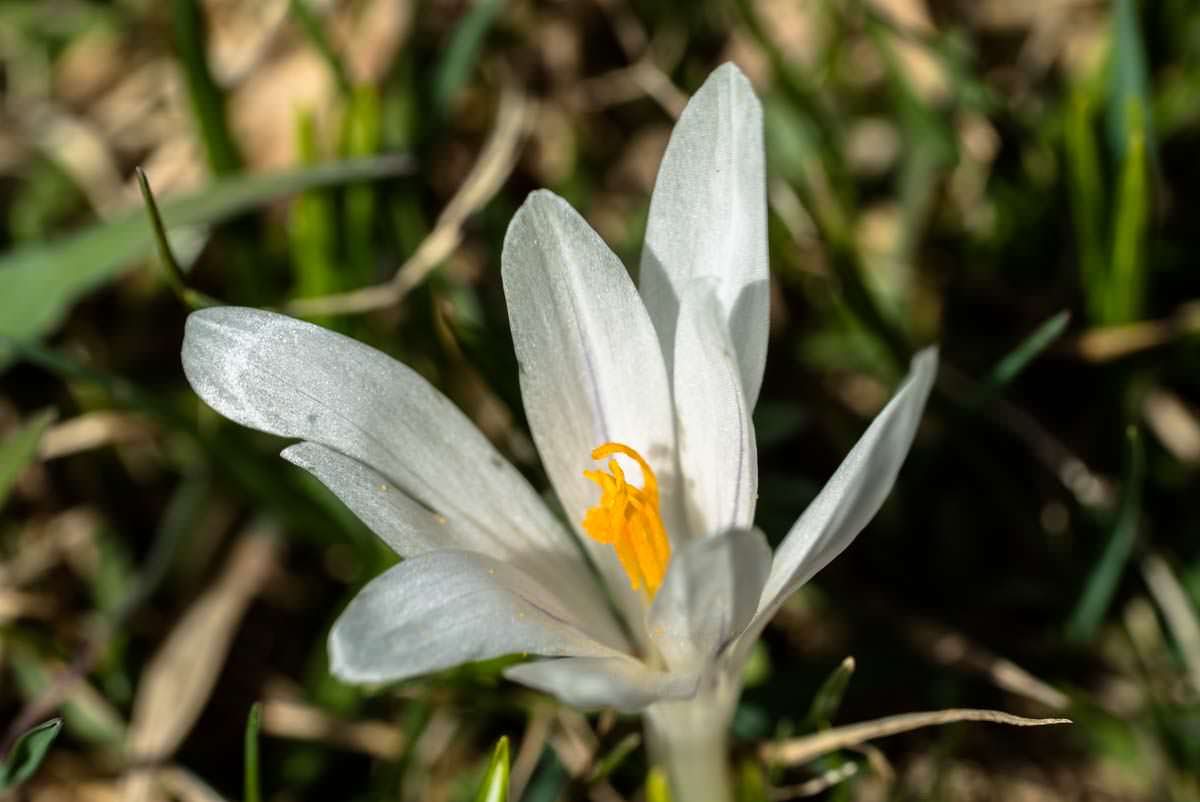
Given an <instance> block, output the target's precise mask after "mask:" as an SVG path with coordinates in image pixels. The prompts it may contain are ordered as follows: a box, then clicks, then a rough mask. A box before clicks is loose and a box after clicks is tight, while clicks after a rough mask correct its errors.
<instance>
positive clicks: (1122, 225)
mask: <svg viewBox="0 0 1200 802" xmlns="http://www.w3.org/2000/svg"><path fill="white" fill-rule="evenodd" d="M1132 116H1133V117H1135V118H1136V116H1137V115H1136V114H1133V115H1132ZM1129 136H1130V141H1129V144H1128V147H1127V148H1126V149H1125V158H1124V161H1123V163H1122V165H1121V185H1120V190H1119V191H1118V193H1117V208H1116V213H1115V215H1114V219H1113V246H1112V269H1111V270H1110V271H1109V281H1108V302H1109V303H1108V317H1107V320H1106V321H1105V322H1106V323H1109V324H1119V323H1129V322H1132V321H1134V320H1137V319H1138V318H1139V317H1140V315H1141V311H1142V295H1143V292H1144V288H1145V270H1146V265H1145V259H1144V251H1145V242H1146V227H1147V224H1148V221H1149V206H1150V199H1149V192H1150V189H1149V186H1148V181H1147V169H1146V167H1147V165H1146V139H1145V136H1144V133H1143V129H1142V128H1141V127H1140V126H1139V125H1138V124H1137V123H1136V122H1135V123H1133V127H1132V128H1131V129H1130V133H1129Z"/></svg>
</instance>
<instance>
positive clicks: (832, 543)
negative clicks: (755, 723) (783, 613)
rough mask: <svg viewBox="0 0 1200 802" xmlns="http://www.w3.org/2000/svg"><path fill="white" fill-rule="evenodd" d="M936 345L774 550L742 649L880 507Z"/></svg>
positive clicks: (914, 420)
mask: <svg viewBox="0 0 1200 802" xmlns="http://www.w3.org/2000/svg"><path fill="white" fill-rule="evenodd" d="M937 362H938V358H937V350H936V349H934V348H927V349H925V350H924V351H922V352H921V353H919V354H917V356H916V357H914V358H913V361H912V368H911V370H910V371H909V374H908V378H907V379H905V381H904V384H903V385H902V386H901V387H900V389H899V390H897V391H896V394H895V395H894V396H893V397H892V400H891V401H889V402H888V404H887V406H886V407H884V408H883V411H882V412H880V413H879V415H878V416H877V417H876V418H875V420H874V421H872V422H871V425H870V426H869V427H868V428H867V431H866V433H864V434H863V436H862V438H861V439H860V440H859V441H858V442H857V443H856V444H855V446H854V448H852V449H851V450H850V453H849V454H847V455H846V459H845V460H843V461H842V464H841V465H840V466H839V467H838V469H837V471H836V472H835V473H834V474H833V476H832V477H831V478H830V480H829V481H828V482H827V483H826V484H825V487H824V488H822V490H821V492H820V493H819V494H817V497H816V498H815V499H814V500H813V502H812V503H811V504H809V505H808V509H806V510H805V511H804V514H803V515H801V516H800V519H799V520H798V521H796V523H795V525H794V526H793V527H792V531H790V532H789V533H788V535H787V537H786V538H784V541H783V542H782V543H781V544H780V545H779V548H778V549H776V551H775V562H774V564H773V565H772V566H771V576H770V578H768V580H767V585H766V587H765V588H764V589H763V594H762V599H761V601H760V602H759V606H758V613H757V614H756V615H755V617H754V621H753V622H752V623H751V625H750V627H749V628H748V629H747V631H746V632H745V633H743V634H742V636H741V638H739V643H738V646H737V649H738V651H739V652H741V653H744V651H745V650H746V649H748V648H749V647H750V645H752V644H753V642H754V639H755V638H757V637H758V634H759V633H760V632H761V631H762V628H763V627H764V626H766V623H767V621H768V620H769V619H770V618H771V616H772V615H774V614H775V611H776V610H778V609H779V606H780V605H781V604H783V602H784V600H785V599H786V598H787V597H788V596H790V595H791V594H792V593H794V592H795V591H796V590H797V589H799V588H800V586H801V585H803V584H804V583H805V582H807V581H808V580H809V579H811V578H812V577H813V575H815V574H816V573H817V572H818V571H820V570H821V569H822V568H824V567H825V566H826V565H828V564H829V563H830V562H831V561H832V560H833V559H834V558H835V557H837V556H838V555H839V554H841V553H842V551H843V550H844V549H845V548H846V547H847V546H849V545H850V543H851V542H852V541H853V540H854V538H856V537H857V536H858V533H859V532H861V531H862V530H863V527H865V526H866V525H867V524H868V523H869V522H870V521H871V519H872V518H873V517H875V513H876V512H878V511H879V508H880V507H881V506H882V505H883V501H884V499H886V498H887V495H888V493H890V492H891V490H892V485H893V484H894V483H895V481H896V475H897V474H899V473H900V466H901V465H903V464H904V458H905V457H906V456H908V450H909V448H910V447H911V446H912V441H913V437H914V436H915V435H916V432H917V424H918V423H920V421H921V414H922V412H923V411H924V409H925V401H926V400H927V399H928V398H929V392H930V390H931V389H932V388H933V382H934V379H935V378H936V377H937Z"/></svg>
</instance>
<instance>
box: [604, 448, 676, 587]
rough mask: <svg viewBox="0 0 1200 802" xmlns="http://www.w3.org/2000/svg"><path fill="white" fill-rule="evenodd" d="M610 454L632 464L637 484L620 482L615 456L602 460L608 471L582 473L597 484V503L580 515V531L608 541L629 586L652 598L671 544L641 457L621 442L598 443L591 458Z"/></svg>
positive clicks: (654, 487) (622, 476)
mask: <svg viewBox="0 0 1200 802" xmlns="http://www.w3.org/2000/svg"><path fill="white" fill-rule="evenodd" d="M614 454H624V455H625V456H626V457H629V458H630V459H631V460H633V461H634V462H636V463H637V465H638V467H639V468H641V470H642V487H634V486H633V485H631V484H629V483H627V482H626V481H625V472H624V471H622V470H621V466H620V465H618V464H617V461H616V460H615V459H610V460H609V461H608V471H609V472H608V473H604V472H603V471H584V472H583V475H584V476H586V477H587V478H588V479H591V480H592V481H593V482H595V483H596V484H597V485H599V486H600V501H599V503H598V504H596V506H595V507H592V508H591V509H590V510H588V511H587V514H586V515H585V516H584V517H583V529H584V531H585V532H587V533H588V535H589V536H590V537H591V538H592V539H593V540H595V541H597V542H599V543H606V544H609V545H611V546H612V547H613V548H614V549H615V550H616V552H617V559H619V560H620V561H621V567H622V568H624V569H625V573H626V574H627V575H628V576H629V584H630V585H632V586H633V589H634V590H638V589H639V588H642V587H644V588H645V589H646V593H647V594H648V595H649V596H650V597H651V598H653V597H654V594H655V593H657V592H658V588H659V586H660V585H662V581H663V577H664V576H665V575H666V573H667V563H668V562H669V561H670V559H671V542H670V541H669V540H667V531H666V529H664V528H663V522H662V514H661V513H660V512H659V507H658V480H657V479H655V478H654V471H652V470H651V469H650V466H649V465H648V464H647V463H646V460H644V459H642V455H641V454H639V453H637V452H636V451H634V450H633V449H632V448H630V447H629V446H627V445H624V444H622V443H605V444H604V445H602V446H599V447H598V448H596V450H594V451H593V452H592V459H594V460H602V459H604V458H605V457H611V456H612V455H614Z"/></svg>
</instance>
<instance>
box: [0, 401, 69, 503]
mask: <svg viewBox="0 0 1200 802" xmlns="http://www.w3.org/2000/svg"><path fill="white" fill-rule="evenodd" d="M55 417H56V413H55V411H54V410H52V409H47V410H43V411H42V412H39V413H38V414H37V415H34V416H33V419H32V420H30V421H29V422H28V423H26V424H25V425H24V426H22V427H21V428H20V429H17V430H16V431H15V432H13V433H12V434H10V435H9V436H8V437H6V438H5V439H4V442H2V443H0V507H3V506H4V502H5V501H6V500H7V499H8V494H9V491H11V490H12V487H13V485H14V484H16V481H17V478H18V477H20V475H21V472H22V471H24V470H25V469H26V468H27V467H28V466H29V464H30V463H31V462H33V460H34V458H35V457H36V456H37V448H38V443H39V442H41V439H42V435H43V434H44V433H45V431H46V429H47V428H49V426H50V424H51V423H52V422H53V421H54V418H55Z"/></svg>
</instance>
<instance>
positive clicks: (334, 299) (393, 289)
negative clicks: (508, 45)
mask: <svg viewBox="0 0 1200 802" xmlns="http://www.w3.org/2000/svg"><path fill="white" fill-rule="evenodd" d="M535 117H536V114H535V108H534V103H533V101H531V100H530V99H529V98H527V97H526V96H525V95H524V94H522V93H521V92H520V90H518V89H515V88H513V87H508V88H506V89H505V90H504V91H503V92H502V93H501V95H500V109H499V111H498V112H497V114H496V125H495V127H494V128H493V129H492V133H491V135H490V136H489V137H488V140H487V142H486V143H485V144H484V146H483V150H482V151H481V152H480V154H479V158H478V159H477V160H476V162H475V165H474V166H473V167H472V168H471V172H470V173H469V174H468V175H467V178H466V180H465V181H464V182H463V184H462V186H461V187H459V189H458V192H457V193H455V195H454V197H453V198H451V199H450V202H449V203H448V204H446V208H444V209H443V210H442V213H441V216H439V217H438V220H437V225H435V226H434V229H433V231H432V232H430V234H429V236H428V237H426V238H425V239H424V241H422V242H421V244H420V245H419V246H417V249H416V250H415V251H413V253H412V255H411V256H409V257H408V259H407V260H406V261H405V262H404V264H402V265H401V266H400V269H399V270H397V271H396V274H395V275H394V276H392V278H391V279H390V280H388V281H385V282H384V283H382V284H376V285H373V286H370V287H361V288H359V289H357V290H351V291H350V292H345V293H339V294H337V295H326V296H323V297H320V298H298V299H296V300H294V301H291V302H290V303H288V304H287V305H286V306H285V307H284V311H285V312H288V313H291V314H295V315H301V316H313V315H338V314H355V313H359V312H369V311H371V310H373V309H382V308H384V307H387V306H392V305H394V304H397V303H399V302H400V301H401V300H402V299H403V298H404V296H406V295H407V294H408V293H409V292H410V291H411V290H412V289H413V288H414V287H416V286H417V285H418V284H420V283H421V282H422V281H424V280H425V277H426V276H428V275H429V274H430V273H431V272H433V270H434V268H436V267H437V266H438V265H439V264H441V263H442V262H443V261H444V260H445V259H446V258H447V257H448V256H450V255H451V254H452V253H454V251H455V249H457V248H458V246H459V245H460V244H461V243H462V238H463V231H462V229H463V224H464V223H465V222H466V221H467V218H469V217H470V216H471V215H472V214H474V213H475V212H477V211H479V209H481V208H483V206H484V205H486V204H487V202H488V201H490V200H491V199H492V197H493V196H494V195H495V194H496V192H497V191H498V190H499V189H500V187H501V186H503V184H504V182H505V181H506V180H507V179H508V176H509V175H510V174H511V173H512V170H513V167H515V166H516V163H517V156H518V154H519V152H520V146H521V143H522V142H523V141H524V139H525V134H526V133H527V132H528V130H529V127H530V122H531V121H532V120H533V119H534V118H535Z"/></svg>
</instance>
